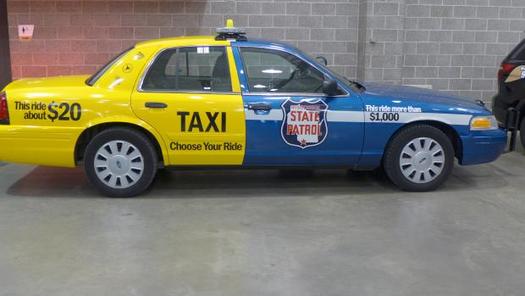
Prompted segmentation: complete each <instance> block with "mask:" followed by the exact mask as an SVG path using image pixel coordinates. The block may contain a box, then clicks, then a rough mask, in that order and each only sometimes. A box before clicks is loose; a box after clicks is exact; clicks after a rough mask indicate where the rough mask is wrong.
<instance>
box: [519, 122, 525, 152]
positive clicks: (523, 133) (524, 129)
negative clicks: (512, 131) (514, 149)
mask: <svg viewBox="0 0 525 296" xmlns="http://www.w3.org/2000/svg"><path fill="white" fill-rule="evenodd" d="M520 140H521V145H522V146H523V147H525V118H522V119H521V124H520Z"/></svg>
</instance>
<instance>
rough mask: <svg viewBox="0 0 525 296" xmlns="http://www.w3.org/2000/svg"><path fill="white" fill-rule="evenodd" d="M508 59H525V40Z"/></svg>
mask: <svg viewBox="0 0 525 296" xmlns="http://www.w3.org/2000/svg"><path fill="white" fill-rule="evenodd" d="M507 59H511V60H525V40H523V41H521V43H520V44H518V46H516V47H515V48H514V49H513V50H512V51H511V52H510V54H509V56H508V57H507Z"/></svg>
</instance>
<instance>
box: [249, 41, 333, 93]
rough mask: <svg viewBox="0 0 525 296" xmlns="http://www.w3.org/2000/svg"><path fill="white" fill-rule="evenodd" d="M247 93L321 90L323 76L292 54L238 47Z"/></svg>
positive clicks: (318, 91) (313, 91)
mask: <svg viewBox="0 0 525 296" xmlns="http://www.w3.org/2000/svg"><path fill="white" fill-rule="evenodd" d="M241 55H242V59H243V62H244V67H245V71H246V75H247V79H248V87H249V90H250V92H276V93H322V92H323V81H324V75H323V73H321V72H320V71H319V70H317V69H316V68H314V67H313V66H311V65H310V64H308V63H307V62H305V61H303V60H302V59H300V58H298V57H296V56H295V55H292V54H289V53H286V52H282V51H278V50H271V49H263V48H241Z"/></svg>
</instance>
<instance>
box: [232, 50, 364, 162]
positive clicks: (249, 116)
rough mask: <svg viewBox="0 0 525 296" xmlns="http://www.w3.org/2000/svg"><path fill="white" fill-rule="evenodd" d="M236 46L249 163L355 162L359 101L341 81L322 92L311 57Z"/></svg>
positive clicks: (321, 78)
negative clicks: (329, 92)
mask: <svg viewBox="0 0 525 296" xmlns="http://www.w3.org/2000/svg"><path fill="white" fill-rule="evenodd" d="M237 44H239V46H238V47H234V52H235V54H236V58H237V64H238V67H241V68H240V71H239V72H240V73H241V75H240V80H241V84H242V87H241V88H242V89H243V101H244V108H245V109H244V110H245V116H246V133H247V135H246V137H247V138H246V156H245V160H244V164H245V165H247V166H309V165H312V166H323V165H325V166H353V165H355V164H357V162H358V161H359V158H360V156H361V151H362V145H363V128H364V114H363V104H362V102H361V99H360V97H359V96H357V95H351V94H350V92H349V91H348V90H346V89H345V88H344V87H343V86H342V85H340V86H339V88H340V90H339V95H337V96H335V97H326V96H325V94H324V93H323V90H322V85H323V82H324V81H325V80H326V79H333V77H331V76H330V75H329V74H328V73H324V72H323V71H321V69H319V68H317V67H316V66H315V65H314V64H313V63H312V62H309V61H308V60H305V59H304V58H303V57H301V56H299V55H296V54H294V53H293V52H289V51H287V50H285V49H283V48H275V47H272V48H264V47H256V46H251V45H250V44H249V43H237Z"/></svg>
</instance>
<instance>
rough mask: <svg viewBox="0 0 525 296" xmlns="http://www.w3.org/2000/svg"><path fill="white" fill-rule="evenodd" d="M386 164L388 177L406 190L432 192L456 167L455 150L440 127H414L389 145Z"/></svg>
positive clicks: (400, 133) (399, 135)
mask: <svg viewBox="0 0 525 296" xmlns="http://www.w3.org/2000/svg"><path fill="white" fill-rule="evenodd" d="M383 165H384V169H385V172H386V174H387V176H388V177H389V179H390V180H392V182H393V183H394V184H395V185H397V186H398V187H399V188H401V189H403V190H406V191H417V192H420V191H431V190H434V189H436V188H438V187H439V186H440V185H441V184H443V182H445V181H446V179H447V178H448V176H449V175H450V173H451V171H452V168H453V166H454V147H453V146H452V143H451V141H450V139H449V138H448V137H447V135H445V134H444V133H443V132H442V131H441V130H439V129H438V128H435V127H432V126H428V125H414V126H410V127H407V128H405V129H404V130H402V131H400V132H399V133H398V134H397V135H395V136H394V138H393V139H392V140H391V142H390V143H389V145H388V147H387V150H386V152H385V155H384V160H383Z"/></svg>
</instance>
